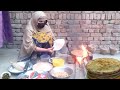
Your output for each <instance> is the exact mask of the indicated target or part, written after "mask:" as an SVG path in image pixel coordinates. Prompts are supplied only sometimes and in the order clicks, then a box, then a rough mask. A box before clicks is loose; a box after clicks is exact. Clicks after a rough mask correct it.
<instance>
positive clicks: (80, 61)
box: [76, 57, 83, 65]
mask: <svg viewBox="0 0 120 90" xmlns="http://www.w3.org/2000/svg"><path fill="white" fill-rule="evenodd" d="M76 59H77V61H78V62H79V63H80V65H81V64H82V60H83V58H82V57H76Z"/></svg>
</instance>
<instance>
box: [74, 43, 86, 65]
mask: <svg viewBox="0 0 120 90" xmlns="http://www.w3.org/2000/svg"><path fill="white" fill-rule="evenodd" d="M81 49H82V54H83V55H82V57H76V59H77V61H78V62H79V63H80V65H81V64H82V62H83V61H82V60H84V58H85V57H87V56H88V50H87V49H86V47H85V46H84V45H81Z"/></svg>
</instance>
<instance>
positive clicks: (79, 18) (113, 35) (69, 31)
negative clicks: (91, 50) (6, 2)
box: [4, 11, 120, 49]
mask: <svg viewBox="0 0 120 90" xmlns="http://www.w3.org/2000/svg"><path fill="white" fill-rule="evenodd" d="M33 12H34V11H10V16H11V22H12V28H13V35H14V43H13V44H8V45H4V47H6V48H20V45H21V42H22V36H23V33H22V31H23V30H24V28H25V26H26V24H27V21H28V20H29V19H30V18H31V16H32V13H33ZM45 13H46V14H47V16H48V19H49V23H50V25H51V28H52V29H53V32H54V34H55V36H56V37H57V38H67V40H68V46H69V48H70V49H74V48H78V46H79V45H80V44H82V43H86V44H87V43H88V44H89V43H92V44H94V45H96V47H97V48H98V49H99V46H104V45H115V46H116V47H118V48H120V11H45Z"/></svg>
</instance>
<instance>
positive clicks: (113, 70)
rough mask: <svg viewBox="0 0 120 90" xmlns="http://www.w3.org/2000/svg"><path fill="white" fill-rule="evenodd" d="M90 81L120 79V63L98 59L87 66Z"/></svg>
mask: <svg viewBox="0 0 120 90" xmlns="http://www.w3.org/2000/svg"><path fill="white" fill-rule="evenodd" d="M86 69H87V78H88V79H120V61H119V60H117V59H113V58H97V59H94V60H92V61H90V62H89V63H88V64H87V65H86Z"/></svg>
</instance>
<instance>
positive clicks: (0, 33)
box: [0, 11, 3, 48]
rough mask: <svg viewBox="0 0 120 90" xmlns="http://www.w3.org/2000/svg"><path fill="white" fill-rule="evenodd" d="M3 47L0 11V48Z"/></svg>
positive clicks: (0, 14)
mask: <svg viewBox="0 0 120 90" xmlns="http://www.w3.org/2000/svg"><path fill="white" fill-rule="evenodd" d="M2 46H3V23H2V11H0V48H1V47H2Z"/></svg>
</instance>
